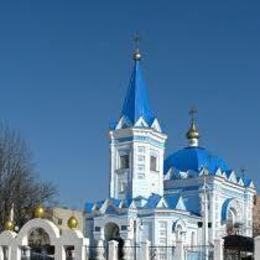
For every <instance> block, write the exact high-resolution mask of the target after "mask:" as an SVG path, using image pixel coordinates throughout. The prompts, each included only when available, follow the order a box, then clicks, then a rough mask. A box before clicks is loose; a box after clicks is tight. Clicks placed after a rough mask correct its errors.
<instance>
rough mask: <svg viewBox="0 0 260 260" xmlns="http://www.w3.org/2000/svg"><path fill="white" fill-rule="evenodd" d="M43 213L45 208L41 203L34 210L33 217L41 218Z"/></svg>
mask: <svg viewBox="0 0 260 260" xmlns="http://www.w3.org/2000/svg"><path fill="white" fill-rule="evenodd" d="M44 215H45V209H44V207H43V206H42V205H38V206H37V207H36V208H35V210H34V217H35V218H43V217H44Z"/></svg>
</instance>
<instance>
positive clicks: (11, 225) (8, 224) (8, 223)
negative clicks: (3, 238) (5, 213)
mask: <svg viewBox="0 0 260 260" xmlns="http://www.w3.org/2000/svg"><path fill="white" fill-rule="evenodd" d="M13 229H14V223H13V222H12V221H10V220H8V221H6V222H5V230H9V231H12V230H13Z"/></svg>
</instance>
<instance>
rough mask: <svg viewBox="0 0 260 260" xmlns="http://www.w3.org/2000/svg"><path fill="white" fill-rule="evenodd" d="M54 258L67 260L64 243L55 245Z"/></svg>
mask: <svg viewBox="0 0 260 260" xmlns="http://www.w3.org/2000/svg"><path fill="white" fill-rule="evenodd" d="M54 259H55V260H56V259H57V260H66V252H65V248H64V246H63V245H59V244H57V245H55V254H54Z"/></svg>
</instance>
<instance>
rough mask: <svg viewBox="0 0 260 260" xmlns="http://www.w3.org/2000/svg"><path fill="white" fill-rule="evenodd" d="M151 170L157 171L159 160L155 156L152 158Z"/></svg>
mask: <svg viewBox="0 0 260 260" xmlns="http://www.w3.org/2000/svg"><path fill="white" fill-rule="evenodd" d="M150 170H151V171H154V172H156V171H157V158H156V157H155V156H153V155H152V156H151V157H150Z"/></svg>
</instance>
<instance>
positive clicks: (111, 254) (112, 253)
mask: <svg viewBox="0 0 260 260" xmlns="http://www.w3.org/2000/svg"><path fill="white" fill-rule="evenodd" d="M117 259H118V242H117V241H115V240H111V241H109V242H108V260H117Z"/></svg>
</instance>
